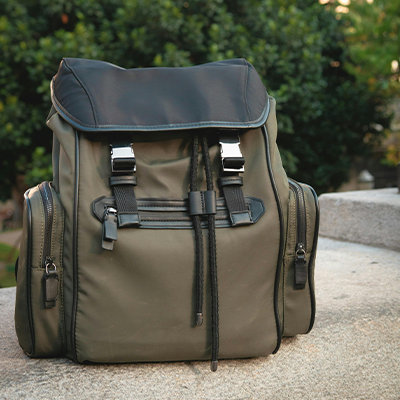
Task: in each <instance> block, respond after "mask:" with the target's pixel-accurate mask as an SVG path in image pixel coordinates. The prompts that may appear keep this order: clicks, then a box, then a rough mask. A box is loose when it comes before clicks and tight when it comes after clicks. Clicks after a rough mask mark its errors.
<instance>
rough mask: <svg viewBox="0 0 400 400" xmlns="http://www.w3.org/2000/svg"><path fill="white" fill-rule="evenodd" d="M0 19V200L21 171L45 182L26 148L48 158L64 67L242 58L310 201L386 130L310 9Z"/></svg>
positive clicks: (14, 8) (129, 8)
mask: <svg viewBox="0 0 400 400" xmlns="http://www.w3.org/2000/svg"><path fill="white" fill-rule="evenodd" d="M0 8H1V9H2V10H3V14H2V16H1V17H0V45H1V48H2V52H3V56H2V57H1V59H0V99H1V102H0V140H1V148H0V160H1V161H0V168H1V169H2V172H3V173H2V174H1V176H0V195H1V197H3V198H5V197H7V196H8V195H9V192H10V188H11V186H12V184H13V182H14V179H15V175H16V174H17V173H26V165H28V164H29V163H33V164H34V165H39V167H37V168H36V170H35V172H34V173H33V174H32V173H31V174H30V175H29V176H28V179H29V183H30V184H31V183H32V181H33V180H34V179H37V180H38V181H40V180H41V179H42V178H43V176H42V175H43V174H46V173H47V174H48V171H47V169H46V167H45V166H43V162H41V161H40V159H38V156H40V155H41V154H43V152H42V153H41V150H39V153H38V151H35V148H37V147H41V148H44V149H45V152H47V153H49V152H50V150H51V136H50V135H49V131H48V130H47V128H46V127H45V122H44V121H45V118H46V115H47V112H48V110H49V108H50V94H49V82H50V79H51V77H52V76H53V75H54V74H55V72H56V71H57V68H58V65H59V62H60V60H61V58H62V57H84V58H93V59H99V60H107V61H109V62H112V63H115V64H118V65H120V66H123V67H125V68H136V67H147V66H189V65H195V64H201V63H204V62H209V61H215V60H221V59H226V58H235V57H244V58H246V59H247V60H249V61H250V62H251V63H253V64H254V66H255V67H256V69H257V71H258V72H259V73H260V75H261V77H262V79H263V81H264V83H265V85H266V87H267V88H268V91H269V93H270V94H271V95H273V96H274V97H276V99H277V102H278V121H279V130H280V134H279V145H280V147H281V152H282V156H283V161H284V164H285V167H286V169H287V171H288V173H289V174H290V175H292V176H293V177H294V178H297V179H300V180H304V181H307V182H309V183H310V184H312V185H314V186H315V187H316V189H317V190H318V191H325V190H327V189H329V188H336V187H338V186H339V185H340V184H341V183H342V182H343V181H344V180H345V179H346V177H347V171H348V169H349V167H350V165H351V163H352V160H353V158H354V156H356V155H360V154H365V153H366V152H367V151H368V146H367V144H366V138H367V137H368V138H369V141H371V138H373V137H376V136H377V134H378V132H376V131H375V130H374V129H373V127H374V126H375V125H374V124H381V125H384V126H386V125H387V121H386V120H385V119H384V118H383V116H382V115H381V113H380V111H379V110H380V109H379V106H380V103H381V99H380V98H377V97H376V96H374V94H373V93H370V92H368V90H367V88H366V86H365V85H364V86H363V84H361V83H357V82H356V81H355V79H354V77H353V76H351V75H350V74H349V73H347V72H345V70H344V68H343V64H344V62H346V54H345V53H344V52H343V51H342V49H341V47H340V45H339V42H340V41H341V40H342V34H341V22H340V21H337V20H336V19H335V15H334V14H333V13H331V12H329V11H327V10H326V9H325V8H324V6H322V5H320V4H318V3H317V2H316V1H314V0H313V1H311V0H300V1H294V0H264V1H260V0H247V1H246V0H233V1H227V0H226V1H223V0H203V1H199V0H188V1H176V0H146V1H145V0H107V1H105V0H100V1H99V0H71V1H69V2H64V1H62V0H57V1H54V0H36V1H33V0H22V1H19V2H10V1H8V0H0ZM33 155H35V157H34V158H35V159H34V160H32V157H33ZM44 156H45V155H44V154H43V157H44ZM39 158H40V157H39ZM32 177H33V178H32Z"/></svg>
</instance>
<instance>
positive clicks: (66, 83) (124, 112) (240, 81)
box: [51, 58, 269, 131]
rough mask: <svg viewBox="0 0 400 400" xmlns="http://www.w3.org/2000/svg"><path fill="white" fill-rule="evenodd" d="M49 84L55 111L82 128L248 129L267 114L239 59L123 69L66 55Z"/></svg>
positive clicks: (253, 77)
mask: <svg viewBox="0 0 400 400" xmlns="http://www.w3.org/2000/svg"><path fill="white" fill-rule="evenodd" d="M51 88H52V102H53V105H54V107H55V108H56V110H57V111H58V113H59V114H60V115H61V116H62V117H63V118H64V119H65V120H66V121H68V122H69V123H70V124H71V125H72V126H74V127H75V128H77V129H79V130H82V131H161V130H176V129H193V128H207V127H220V128H232V129H237V128H253V127H259V126H261V125H262V124H264V123H265V121H266V119H267V117H268V108H269V102H268V96H267V94H266V91H265V88H264V86H263V84H262V82H261V79H260V77H259V76H258V74H257V72H256V70H255V69H254V67H253V66H252V65H251V64H250V63H248V62H247V61H246V60H244V59H233V60H226V61H219V62H213V63H209V64H203V65H199V66H195V67H187V68H137V69H124V68H121V67H118V66H116V65H113V64H110V63H107V62H103V61H95V60H85V59H77V58H65V59H64V60H63V61H62V62H61V64H60V68H59V70H58V73H57V75H56V76H55V77H54V78H53V81H52V84H51Z"/></svg>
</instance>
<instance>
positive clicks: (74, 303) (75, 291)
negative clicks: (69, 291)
mask: <svg viewBox="0 0 400 400" xmlns="http://www.w3.org/2000/svg"><path fill="white" fill-rule="evenodd" d="M78 191H79V137H78V131H75V188H74V214H73V231H72V232H73V233H72V246H73V247H72V263H73V300H72V317H71V332H70V333H71V351H72V356H73V357H74V361H75V362H78V355H77V353H76V335H75V329H76V309H77V305H78V202H79V194H78Z"/></svg>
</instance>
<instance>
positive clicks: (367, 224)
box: [319, 188, 400, 251]
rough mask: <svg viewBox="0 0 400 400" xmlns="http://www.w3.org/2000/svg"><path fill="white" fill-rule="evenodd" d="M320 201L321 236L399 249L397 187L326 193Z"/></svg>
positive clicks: (399, 226) (398, 197)
mask: <svg viewBox="0 0 400 400" xmlns="http://www.w3.org/2000/svg"><path fill="white" fill-rule="evenodd" d="M319 202H320V208H321V223H320V235H322V236H326V237H330V238H333V239H339V240H345V241H350V242H355V243H363V244H366V245H370V246H376V247H386V248H388V249H392V250H397V251H400V235H399V231H400V194H398V189H397V188H391V189H377V190H360V191H355V192H343V193H327V194H323V195H321V196H320V197H319Z"/></svg>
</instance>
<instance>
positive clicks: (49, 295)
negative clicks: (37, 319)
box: [39, 182, 58, 308]
mask: <svg viewBox="0 0 400 400" xmlns="http://www.w3.org/2000/svg"><path fill="white" fill-rule="evenodd" d="M39 191H40V195H41V196H42V201H43V206H44V243H43V256H42V260H43V265H44V268H45V272H44V276H43V280H44V299H45V308H53V307H55V306H56V301H57V299H58V273H57V267H56V265H55V264H54V262H53V259H52V255H51V235H52V230H53V219H54V203H53V195H52V193H51V188H50V183H49V182H43V183H41V184H40V185H39Z"/></svg>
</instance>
